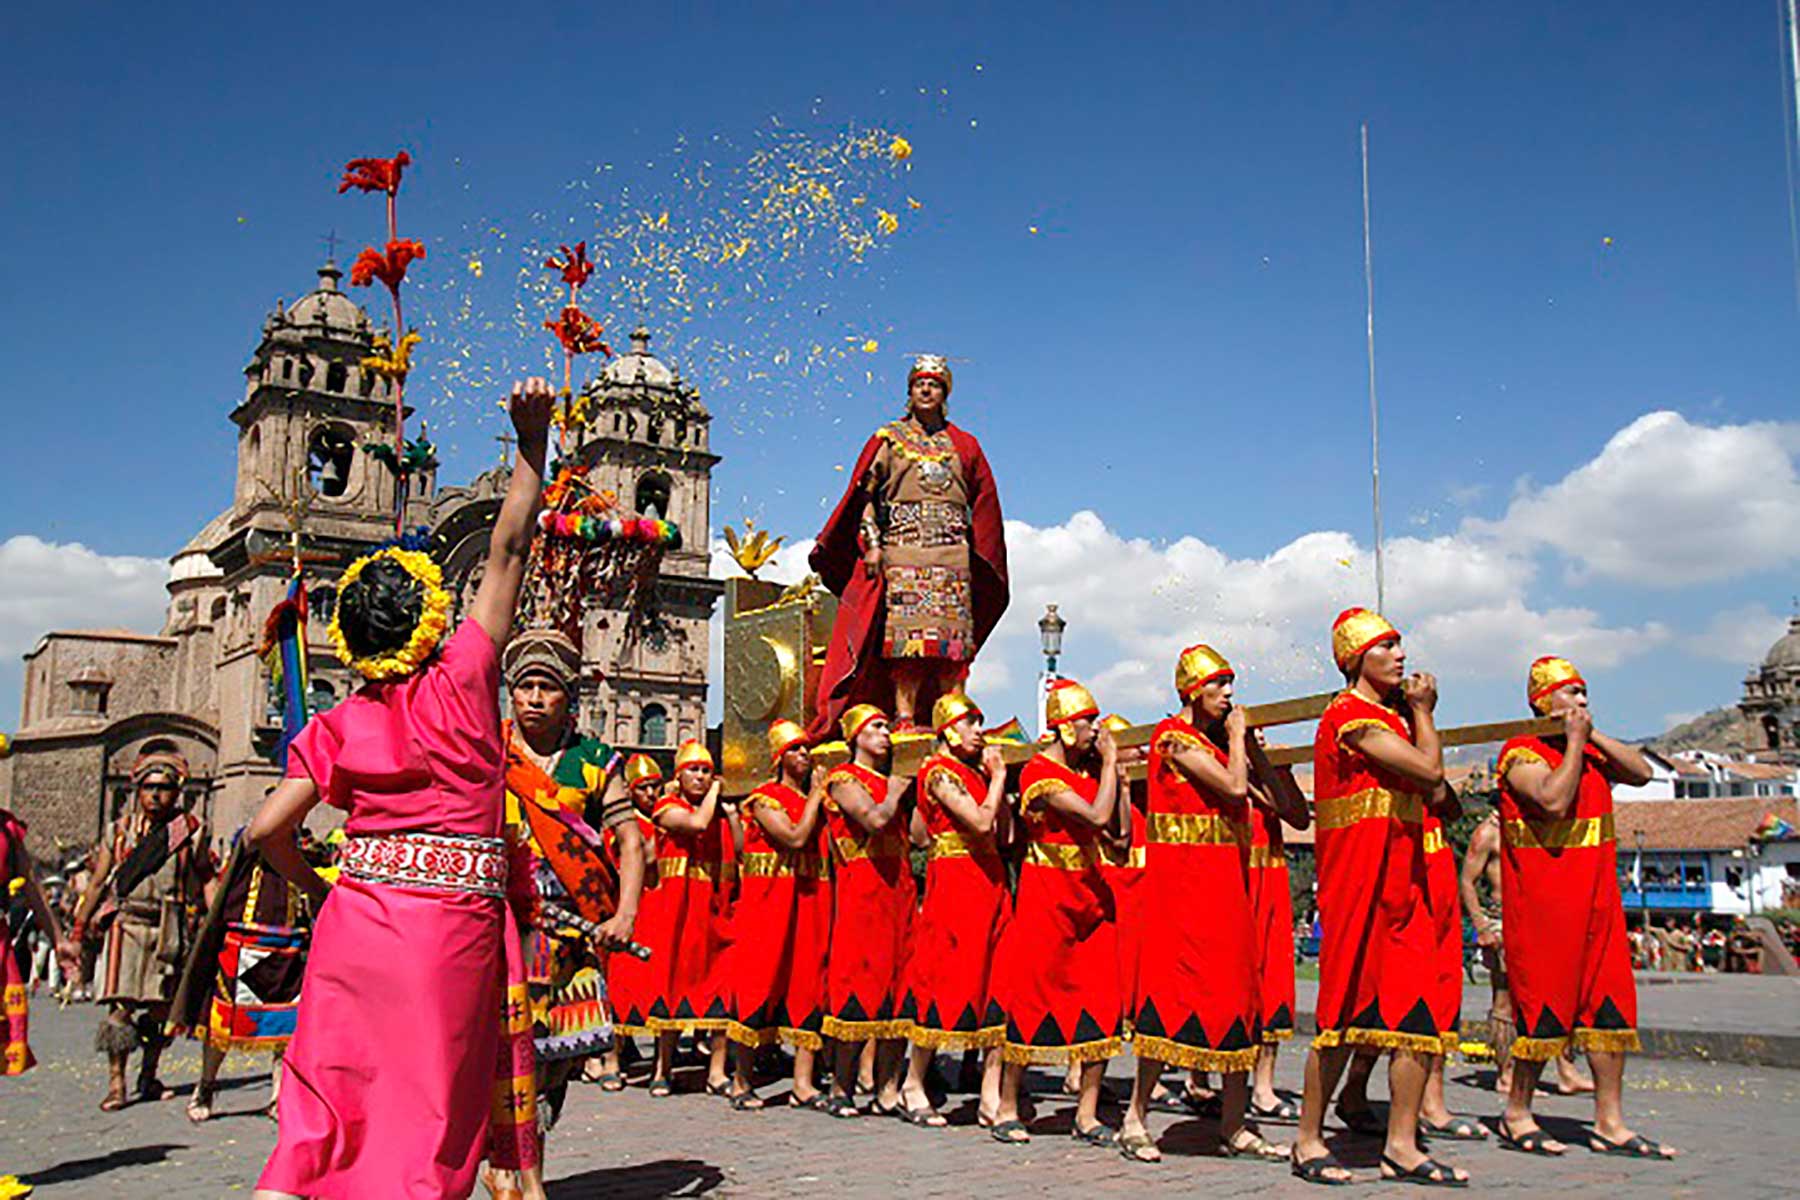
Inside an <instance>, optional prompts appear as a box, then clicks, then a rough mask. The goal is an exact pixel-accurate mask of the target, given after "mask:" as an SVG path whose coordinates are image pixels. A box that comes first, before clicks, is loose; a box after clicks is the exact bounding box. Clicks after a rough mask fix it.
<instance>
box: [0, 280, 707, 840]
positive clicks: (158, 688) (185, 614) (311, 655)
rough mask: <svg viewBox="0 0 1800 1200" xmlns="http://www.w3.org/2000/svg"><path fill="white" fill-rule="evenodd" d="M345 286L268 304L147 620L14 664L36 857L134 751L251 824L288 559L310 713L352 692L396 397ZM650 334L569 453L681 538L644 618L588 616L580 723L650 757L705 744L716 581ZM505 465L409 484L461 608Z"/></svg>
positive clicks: (52, 639) (696, 422)
mask: <svg viewBox="0 0 1800 1200" xmlns="http://www.w3.org/2000/svg"><path fill="white" fill-rule="evenodd" d="M340 279H341V272H339V270H338V268H337V267H336V266H335V265H334V264H332V263H330V262H327V263H326V264H325V265H324V266H323V267H321V268H319V271H318V285H317V286H316V287H315V288H314V289H313V290H312V291H311V292H309V293H308V294H306V295H305V296H302V297H301V298H300V299H299V300H297V301H295V302H294V303H292V304H290V305H282V304H281V303H279V302H278V303H277V305H276V307H275V310H274V311H273V312H271V313H270V314H269V316H268V318H267V319H266V320H265V321H264V323H263V328H262V336H261V339H260V341H259V343H258V345H257V347H256V352H255V354H254V355H252V357H251V359H250V363H249V365H248V366H246V367H245V368H244V374H245V376H246V386H245V389H244V395H243V399H242V401H241V402H240V403H239V404H238V405H237V407H236V408H235V409H234V410H233V411H232V413H231V420H232V422H233V423H234V424H235V425H236V426H237V429H238V443H237V447H238V448H237V474H236V486H235V490H234V494H233V496H232V498H231V504H230V506H229V507H228V508H226V509H225V510H224V511H223V512H221V513H220V514H219V515H218V516H217V517H214V518H213V519H212V520H211V521H209V522H208V523H207V524H206V526H205V527H204V528H203V529H201V530H200V532H199V533H197V534H196V535H195V536H194V537H193V539H192V540H191V541H189V542H188V543H187V545H185V546H183V547H182V548H181V549H180V550H179V551H177V552H176V554H175V555H174V556H173V557H172V558H171V559H170V573H169V583H168V589H169V604H168V610H167V617H166V619H165V622H164V625H163V629H162V631H161V632H160V633H157V634H154V635H149V634H142V633H133V632H127V631H123V630H56V631H52V632H50V633H47V634H45V635H44V637H43V638H42V639H41V640H40V641H39V642H38V643H37V645H36V646H35V647H34V648H33V649H32V650H31V651H30V652H29V653H28V654H26V656H25V683H24V696H23V699H22V702H21V705H20V725H19V730H18V733H17V734H16V735H15V736H14V738H13V753H12V755H11V757H10V758H8V759H6V760H5V761H4V762H0V783H3V784H4V785H5V787H4V791H3V792H0V794H4V795H5V796H7V797H8V798H9V799H8V801H7V803H8V804H9V805H10V807H11V808H12V809H13V810H14V811H16V812H17V813H18V814H19V815H20V816H21V817H22V818H23V819H24V820H25V821H27V822H28V823H29V825H30V827H31V838H32V842H33V848H34V850H35V851H36V852H37V853H38V854H40V855H46V856H47V855H52V854H54V853H55V850H56V847H58V846H59V845H60V846H66V847H68V846H86V845H88V844H89V843H91V842H92V841H93V840H94V838H95V837H96V836H97V834H98V833H99V832H100V830H101V829H102V828H104V826H105V824H106V823H107V822H108V821H109V820H110V819H111V818H112V817H113V816H114V815H116V814H117V812H118V811H119V809H120V806H121V805H122V804H123V803H124V802H125V800H126V799H127V798H128V796H129V794H130V782H129V772H130V769H131V764H132V761H133V760H134V759H135V758H136V757H137V755H138V754H139V753H141V752H142V751H143V750H144V748H145V747H147V746H160V745H172V746H174V747H175V748H177V749H179V750H180V751H181V752H182V753H183V754H185V755H186V756H187V759H188V761H189V763H190V764H191V765H192V768H193V781H192V783H191V785H190V789H189V797H188V799H189V801H190V803H191V804H192V805H193V806H194V809H195V811H196V812H202V813H204V814H205V815H206V816H207V818H208V820H209V822H210V824H211V826H212V828H213V831H214V833H215V835H216V836H220V837H228V836H229V835H230V833H231V831H232V830H234V829H236V828H237V827H238V826H239V825H241V824H242V823H243V822H244V821H245V820H247V819H248V817H249V815H250V813H251V812H253V811H254V809H255V808H256V806H257V805H258V804H259V803H260V802H261V800H262V797H263V795H264V794H265V792H266V791H267V790H268V788H270V787H271V786H273V784H274V783H275V782H276V781H277V779H278V774H279V773H278V772H277V770H276V768H275V766H274V764H273V763H272V762H271V761H270V758H269V753H270V750H271V748H272V747H273V745H274V743H275V740H276V737H277V734H278V732H279V724H280V721H279V716H278V713H277V709H276V698H275V696H274V694H273V692H272V689H271V687H270V680H269V672H268V669H267V667H266V666H265V665H264V662H263V660H262V658H261V657H260V656H259V655H258V654H257V647H258V642H259V640H260V639H261V636H262V631H263V624H264V621H265V620H266V618H267V616H268V614H269V612H270V610H271V609H273V608H274V606H275V605H276V604H277V603H278V602H279V601H280V600H281V599H282V598H283V597H284V596H285V595H286V593H287V588H288V580H289V578H290V576H291V573H292V563H293V557H294V555H295V553H298V554H299V555H300V558H301V561H302V563H303V569H304V571H305V577H306V582H307V587H308V591H309V605H310V621H309V624H308V639H307V657H308V666H309V674H310V679H311V688H312V701H313V706H314V708H315V710H320V709H324V708H328V707H330V706H331V705H332V704H335V703H336V702H337V701H338V700H340V699H341V698H343V697H344V696H345V695H346V694H347V693H348V691H349V689H350V688H351V687H352V686H353V685H354V681H353V680H352V679H351V678H350V676H349V672H348V671H347V670H346V669H345V668H344V667H343V665H342V664H341V663H340V662H339V661H338V660H337V657H336V655H335V654H334V653H333V651H332V649H331V646H330V643H329V640H328V639H327V637H326V634H325V627H326V624H327V623H328V621H329V620H330V616H331V609H332V606H333V604H334V603H335V601H336V593H335V590H334V588H333V586H332V581H333V580H334V579H335V578H336V577H337V576H338V575H339V574H341V573H342V571H343V569H344V568H345V567H347V566H348V565H349V564H350V562H351V561H353V560H354V559H355V558H357V557H358V556H360V555H361V554H363V553H365V552H367V551H369V550H371V549H374V548H375V547H377V546H379V545H380V544H382V543H383V542H386V541H388V540H390V539H391V538H392V535H393V514H394V506H395V488H396V484H395V480H394V477H393V475H392V474H391V473H390V472H389V471H388V470H387V469H386V468H385V467H383V466H382V465H380V464H379V463H377V462H376V461H375V460H374V459H372V458H371V457H369V455H367V454H366V453H364V452H363V450H362V446H363V445H364V443H366V442H376V441H384V440H391V438H392V422H393V402H392V394H391V392H390V390H389V384H388V383H387V381H386V380H384V379H382V378H380V377H379V376H377V375H375V374H373V373H370V372H365V371H363V370H362V369H361V367H360V365H359V364H360V361H361V359H362V358H363V357H365V356H366V355H368V354H369V353H370V347H371V343H372V341H373V338H374V335H375V333H376V330H375V328H374V327H373V325H372V324H371V322H370V320H369V317H368V314H367V313H365V312H364V311H363V309H362V308H361V307H360V306H359V305H358V304H357V303H356V302H355V301H354V300H352V299H351V298H350V297H349V296H348V295H346V294H345V293H344V292H343V291H342V289H341V288H340V287H339V281H340ZM649 342H650V337H649V334H648V333H647V332H646V331H645V330H643V329H639V330H637V331H635V332H634V333H633V334H632V335H631V349H630V351H629V352H627V353H624V354H621V355H619V356H617V357H616V358H614V359H612V360H611V361H610V362H608V363H607V364H606V366H605V367H604V368H603V370H602V371H601V373H600V375H599V377H598V378H596V379H595V380H593V381H592V382H591V383H590V384H589V385H588V387H587V392H588V394H589V396H590V397H591V401H592V409H593V411H594V413H595V416H594V418H593V419H592V421H591V423H590V424H589V426H588V428H587V430H586V432H585V433H584V434H583V436H582V439H581V441H580V444H579V445H578V446H576V447H574V448H572V449H573V453H574V455H575V456H576V457H577V458H578V459H579V460H580V461H581V462H582V463H583V464H585V465H586V466H587V467H588V468H589V471H590V479H591V480H592V481H593V483H594V484H595V486H596V487H599V488H608V489H612V490H614V491H615V492H616V493H617V494H618V495H619V497H620V499H621V501H622V502H625V503H629V504H631V505H632V506H633V507H634V508H635V509H636V511H637V512H639V513H641V514H645V515H650V514H655V515H658V516H661V517H663V518H664V519H666V520H669V521H672V522H674V523H675V524H676V525H677V526H678V527H679V528H680V530H681V533H682V541H681V547H682V548H681V549H679V550H674V551H670V552H668V553H667V554H665V556H664V558H663V560H662V564H661V573H660V575H659V576H658V578H657V580H656V584H655V589H654V592H653V595H652V597H651V600H650V603H649V605H648V609H647V612H646V613H645V616H644V619H643V620H642V621H641V622H640V628H638V629H634V630H632V631H630V633H629V635H628V631H627V630H626V628H625V622H624V620H623V616H624V614H623V613H620V612H617V611H612V610H608V609H606V608H603V607H599V606H590V608H589V610H588V611H587V612H586V613H585V614H584V617H583V626H582V627H583V633H584V643H585V644H584V659H585V665H584V677H583V682H582V688H581V696H580V703H579V717H580V721H581V724H582V726H583V728H584V729H586V730H587V731H588V732H591V733H593V734H595V735H597V736H599V737H601V738H603V739H605V740H606V741H608V742H610V743H612V744H613V745H615V746H619V747H621V748H625V749H633V750H635V749H643V750H646V751H650V752H653V753H654V752H658V751H661V752H663V753H664V755H666V754H667V753H669V751H670V749H671V748H672V747H674V746H675V745H676V744H677V743H678V742H679V741H681V740H682V739H685V738H689V737H704V736H705V713H706V664H707V638H708V630H709V625H708V620H709V618H710V617H711V615H712V610H713V607H714V605H715V604H716V603H717V602H718V599H719V596H720V594H721V592H722V590H723V585H722V584H721V583H720V582H718V581H716V580H713V579H711V578H709V576H708V548H709V546H710V541H711V539H710V536H709V507H710V495H711V492H710V482H711V474H712V468H713V467H714V466H715V465H716V464H717V463H718V461H719V459H718V457H717V456H716V455H714V454H713V453H712V452H711V451H710V450H709V449H708V446H707V440H708V435H709V426H710V423H711V416H710V414H709V413H708V412H707V410H706V408H705V406H704V405H703V404H701V402H700V398H699V395H698V393H697V392H696V391H695V389H693V388H692V387H690V386H688V385H687V384H686V383H684V382H683V380H682V378H681V377H680V375H678V374H677V373H676V372H675V371H673V370H671V369H670V368H669V367H668V366H667V365H665V364H664V363H662V362H661V361H659V360H658V359H657V358H655V357H654V356H653V355H652V354H651V353H650V350H649ZM415 421H416V418H414V419H409V423H408V425H409V430H412V429H417V428H419V426H418V425H417V424H416V423H415ZM508 474H509V472H508V469H507V468H506V467H505V466H500V467H496V468H495V469H493V470H490V471H487V472H486V473H484V474H482V475H480V476H479V477H477V478H476V479H475V480H474V481H473V482H471V483H469V484H467V485H466V486H460V487H444V488H439V487H438V486H437V480H436V478H435V472H426V473H423V474H420V475H417V476H415V477H414V480H413V484H412V488H411V494H410V495H409V496H408V498H407V506H406V525H407V527H408V528H414V527H418V526H425V527H427V528H428V529H429V530H430V531H431V533H432V537H433V553H434V555H435V556H436V557H437V558H438V561H439V562H440V563H441V564H442V565H443V567H444V570H445V575H446V581H447V583H448V584H449V585H450V588H451V591H452V594H453V595H455V596H456V597H457V598H458V600H459V602H463V601H466V600H467V599H468V598H469V597H470V596H471V595H472V594H473V589H474V583H475V580H476V576H477V573H478V571H479V568H480V565H481V562H482V560H483V557H484V556H485V554H486V551H487V539H488V533H489V530H490V528H491V525H492V521H493V517H494V514H495V512H496V511H497V510H498V509H499V506H500V500H501V498H502V496H504V495H505V492H506V486H507V480H508ZM296 531H297V534H298V536H297V538H296V536H295V535H296ZM296 543H297V544H296Z"/></svg>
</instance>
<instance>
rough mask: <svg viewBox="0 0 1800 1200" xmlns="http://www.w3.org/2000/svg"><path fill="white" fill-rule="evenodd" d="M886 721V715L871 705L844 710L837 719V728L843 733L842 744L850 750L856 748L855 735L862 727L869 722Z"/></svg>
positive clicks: (859, 705) (855, 706)
mask: <svg viewBox="0 0 1800 1200" xmlns="http://www.w3.org/2000/svg"><path fill="white" fill-rule="evenodd" d="M874 720H882V721H885V720H887V714H886V713H884V712H882V711H881V710H880V709H879V708H877V707H875V706H874V705H873V704H858V705H854V706H853V707H850V708H847V709H845V710H844V715H843V716H842V717H839V718H838V728H839V729H841V730H843V731H844V742H845V744H846V745H848V746H850V747H851V748H852V749H854V748H855V747H856V735H857V734H859V733H861V732H862V731H863V726H865V725H867V724H868V723H869V722H870V721H874Z"/></svg>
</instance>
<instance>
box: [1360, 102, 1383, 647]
mask: <svg viewBox="0 0 1800 1200" xmlns="http://www.w3.org/2000/svg"><path fill="white" fill-rule="evenodd" d="M1362 206H1363V315H1364V328H1365V331H1366V336H1367V341H1368V357H1369V482H1370V490H1371V492H1372V498H1373V502H1374V509H1375V611H1377V612H1381V611H1383V610H1385V609H1386V608H1387V572H1386V569H1385V561H1384V558H1383V555H1382V547H1381V404H1380V402H1379V401H1378V400H1377V399H1376V395H1375V243H1374V240H1373V239H1372V238H1371V236H1370V233H1369V123H1368V122H1367V121H1365V122H1363V126H1362Z"/></svg>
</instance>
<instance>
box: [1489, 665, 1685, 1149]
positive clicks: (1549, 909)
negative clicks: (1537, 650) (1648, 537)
mask: <svg viewBox="0 0 1800 1200" xmlns="http://www.w3.org/2000/svg"><path fill="white" fill-rule="evenodd" d="M1526 697H1527V699H1528V701H1529V702H1530V704H1531V707H1532V710H1533V711H1534V712H1535V713H1537V714H1539V715H1541V716H1552V717H1561V718H1562V720H1563V728H1564V732H1563V733H1562V734H1561V735H1560V736H1556V737H1516V738H1513V739H1512V740H1511V741H1509V742H1507V743H1506V745H1505V746H1504V747H1502V748H1501V751H1500V765H1499V774H1500V841H1501V851H1500V863H1501V879H1502V883H1501V889H1500V897H1501V905H1502V912H1501V916H1502V920H1503V922H1504V925H1505V929H1506V939H1505V941H1504V942H1503V943H1502V946H1503V952H1504V954H1505V956H1506V975H1507V979H1508V980H1509V981H1510V982H1511V984H1512V998H1513V1010H1514V1013H1515V1014H1516V1018H1517V1024H1518V1036H1517V1037H1516V1038H1515V1039H1514V1041H1513V1044H1512V1060H1513V1061H1512V1091H1511V1092H1510V1093H1509V1094H1508V1096H1507V1101H1506V1114H1505V1116H1503V1117H1502V1118H1501V1121H1500V1137H1501V1139H1502V1141H1504V1142H1505V1143H1506V1144H1507V1145H1509V1146H1512V1147H1515V1148H1517V1149H1520V1150H1525V1151H1528V1152H1530V1153H1533V1154H1551V1155H1555V1154H1562V1153H1563V1152H1564V1151H1565V1149H1566V1147H1565V1146H1563V1144H1562V1143H1561V1142H1558V1141H1556V1140H1555V1139H1554V1138H1551V1137H1550V1136H1549V1135H1548V1134H1546V1133H1545V1132H1544V1131H1543V1129H1542V1128H1540V1127H1539V1125H1538V1123H1537V1119H1536V1117H1534V1116H1533V1115H1532V1112H1531V1098H1532V1094H1533V1093H1534V1092H1535V1090H1536V1088H1537V1080H1538V1073H1539V1072H1540V1071H1542V1070H1543V1067H1544V1063H1546V1062H1548V1061H1549V1060H1551V1059H1553V1058H1557V1057H1558V1056H1559V1055H1561V1054H1562V1053H1563V1051H1564V1050H1565V1049H1566V1048H1567V1047H1569V1046H1573V1047H1574V1048H1575V1049H1576V1050H1580V1051H1584V1052H1586V1054H1587V1056H1588V1064H1589V1066H1590V1067H1591V1068H1592V1070H1593V1072H1594V1128H1593V1131H1592V1132H1591V1133H1590V1134H1589V1136H1588V1146H1589V1148H1590V1149H1592V1150H1593V1151H1594V1152H1595V1153H1598V1154H1618V1155H1624V1156H1627V1157H1632V1158H1654V1159H1667V1158H1673V1157H1674V1156H1675V1153H1676V1152H1675V1150H1674V1149H1673V1148H1672V1147H1669V1146H1664V1145H1660V1144H1658V1143H1657V1142H1654V1141H1652V1140H1650V1139H1649V1138H1647V1137H1644V1136H1643V1135H1641V1134H1638V1133H1634V1132H1632V1130H1631V1128H1630V1127H1629V1126H1627V1125H1626V1124H1625V1112H1624V1104H1623V1101H1622V1099H1621V1093H1622V1091H1623V1087H1624V1076H1625V1055H1626V1053H1627V1052H1628V1051H1632V1050H1637V1049H1640V1046H1639V1043H1638V1034H1637V1029H1636V1024H1637V983H1636V981H1635V980H1634V979H1633V977H1632V974H1631V950H1630V947H1629V945H1628V944H1627V942H1626V940H1625V909H1624V902H1623V899H1622V897H1621V896H1620V894H1619V864H1618V857H1619V852H1618V842H1617V839H1616V837H1615V835H1614V832H1613V800H1612V788H1613V784H1615V783H1622V784H1625V785H1627V786H1633V787H1635V786H1641V785H1643V784H1645V783H1648V782H1649V781H1650V765H1649V763H1648V762H1646V761H1645V760H1644V755H1643V753H1642V752H1641V751H1639V750H1638V749H1637V748H1636V747H1633V746H1628V745H1626V744H1625V743H1623V742H1621V741H1619V740H1617V739H1616V738H1611V737H1608V736H1607V735H1605V734H1603V733H1601V732H1600V731H1599V730H1598V729H1595V728H1594V718H1593V715H1592V714H1591V713H1590V712H1589V711H1588V691H1587V681H1586V680H1584V679H1583V678H1582V677H1581V673H1580V672H1578V671H1577V670H1576V669H1575V667H1574V665H1573V664H1572V663H1570V662H1569V661H1568V660H1567V659H1564V658H1540V659H1538V660H1537V661H1536V662H1534V663H1532V664H1531V671H1530V674H1529V677H1528V683H1527V686H1526Z"/></svg>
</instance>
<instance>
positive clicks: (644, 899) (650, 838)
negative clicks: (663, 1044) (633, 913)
mask: <svg viewBox="0 0 1800 1200" xmlns="http://www.w3.org/2000/svg"><path fill="white" fill-rule="evenodd" d="M631 819H632V820H634V821H636V822H637V828H638V837H640V838H642V839H643V842H644V858H645V859H646V860H647V861H646V862H645V865H644V887H643V890H642V891H641V892H640V893H639V894H638V916H637V925H636V926H635V929H634V932H633V934H632V937H633V939H634V940H635V941H637V942H638V943H640V944H641V945H645V946H648V945H650V944H651V942H650V940H649V939H650V938H651V936H652V934H651V930H652V929H660V928H661V918H660V917H658V916H656V915H655V912H656V908H657V906H658V905H659V904H660V903H661V895H660V889H659V888H658V887H657V878H656V859H655V858H654V857H653V854H652V851H653V849H654V847H655V846H656V826H655V825H654V824H652V823H651V821H650V818H649V817H646V816H645V815H644V814H643V813H641V812H638V813H633V814H632V817H631ZM600 837H601V840H602V842H603V843H604V844H605V847H606V856H607V857H608V858H610V859H611V860H612V864H613V869H614V870H615V871H616V870H618V869H619V839H618V834H617V833H616V832H615V831H613V830H611V829H607V830H604V831H603V832H602V833H601V834H600ZM603 962H604V964H605V970H606V1000H607V1003H608V1004H609V1005H610V1006H611V1007H612V1012H613V1029H614V1030H615V1031H616V1032H618V1033H620V1034H623V1035H624V1036H626V1037H631V1036H633V1035H638V1034H647V1033H649V1032H650V1005H651V1004H652V1003H654V1002H655V999H656V996H655V990H656V979H655V975H654V972H655V970H656V969H657V968H655V967H652V966H651V965H650V963H648V962H642V961H639V960H638V959H635V958H633V957H632V956H631V955H629V954H627V953H625V952H624V951H623V950H613V951H610V952H608V953H607V954H606V956H605V958H604V959H603Z"/></svg>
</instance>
